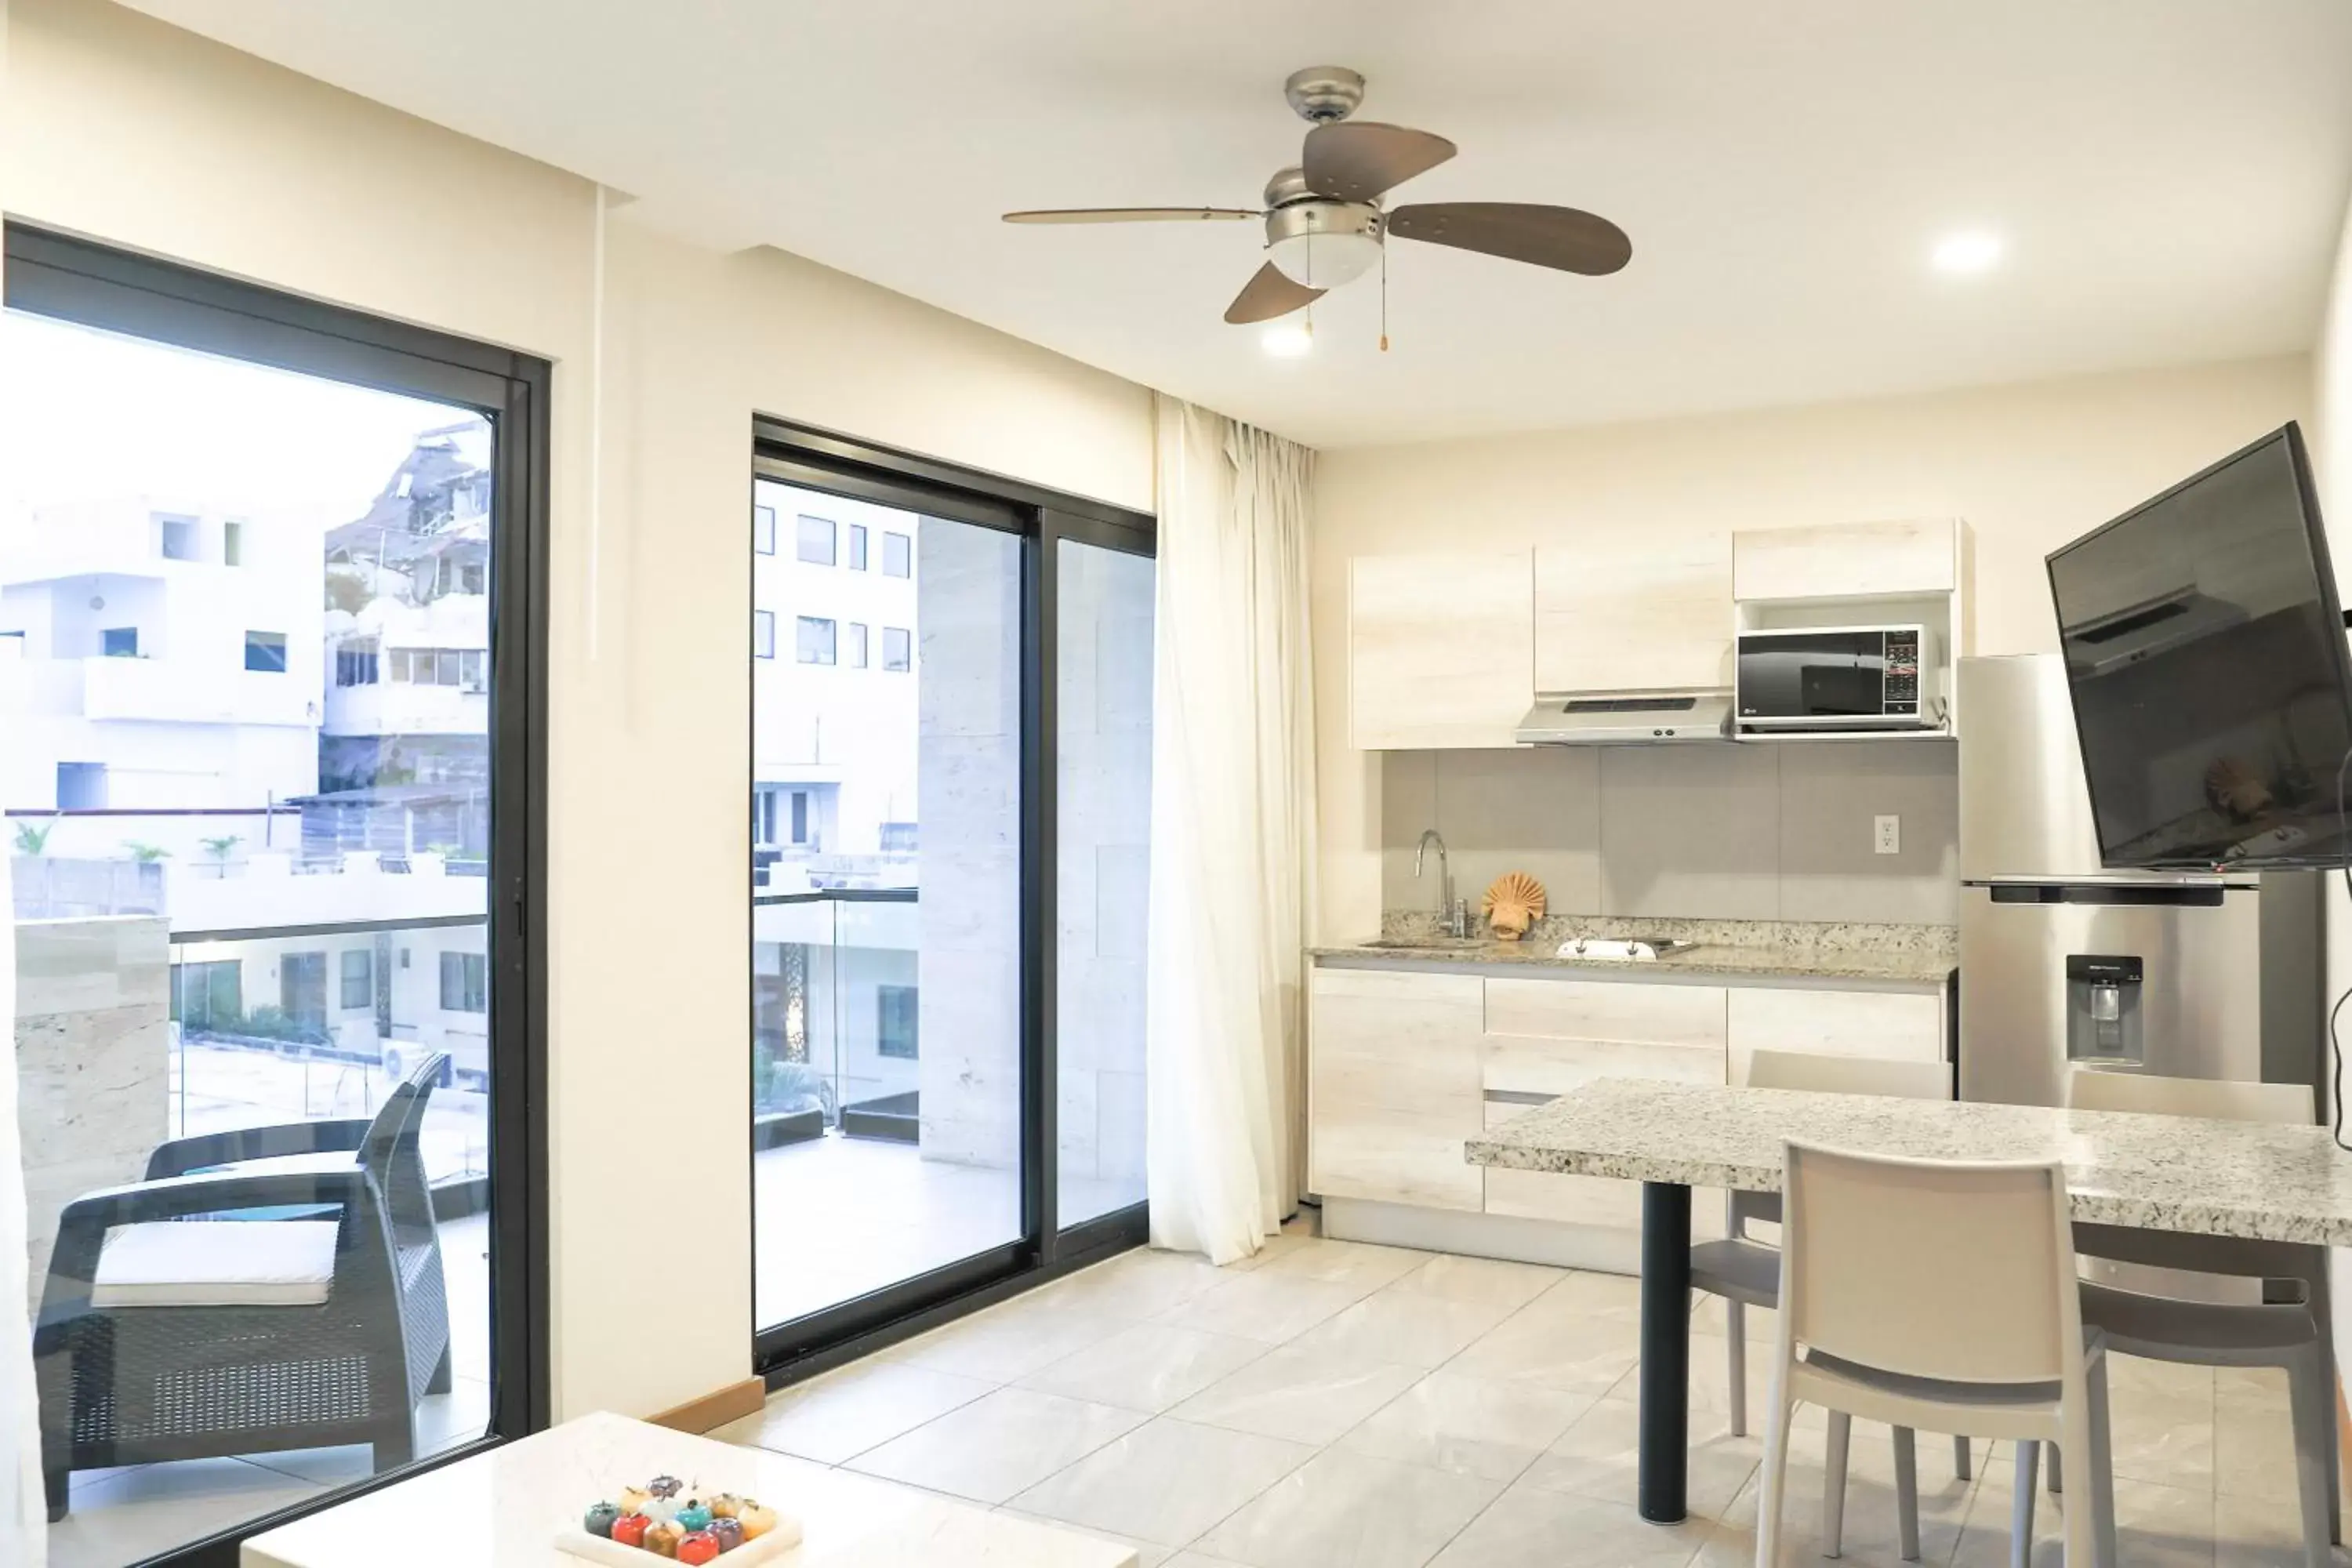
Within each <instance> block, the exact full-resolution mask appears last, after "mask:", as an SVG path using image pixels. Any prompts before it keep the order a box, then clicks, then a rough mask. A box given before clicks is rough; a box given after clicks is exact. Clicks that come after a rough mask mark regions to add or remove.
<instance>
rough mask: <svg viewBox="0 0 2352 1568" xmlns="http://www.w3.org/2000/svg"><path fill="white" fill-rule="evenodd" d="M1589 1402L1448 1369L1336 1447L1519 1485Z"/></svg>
mask: <svg viewBox="0 0 2352 1568" xmlns="http://www.w3.org/2000/svg"><path fill="white" fill-rule="evenodd" d="M1592 1402H1593V1398H1592V1395H1591V1394H1567V1393H1563V1392H1561V1391H1560V1390H1559V1389H1554V1388H1546V1387H1544V1386H1542V1385H1541V1384H1532V1383H1492V1382H1488V1381H1486V1379H1483V1378H1475V1377H1464V1376H1462V1375H1460V1374H1459V1373H1451V1372H1447V1371H1444V1370H1443V1369H1441V1370H1439V1371H1437V1372H1434V1373H1431V1374H1430V1375H1429V1376H1427V1377H1424V1378H1423V1379H1422V1380H1421V1381H1420V1382H1419V1383H1416V1384H1413V1385H1412V1387H1411V1388H1408V1389H1406V1390H1405V1391H1404V1392H1403V1393H1402V1394H1399V1395H1397V1397H1396V1398H1394V1399H1392V1400H1391V1401H1390V1402H1389V1403H1388V1404H1387V1405H1382V1406H1381V1408H1380V1409H1379V1410H1376V1411H1374V1412H1373V1413H1372V1414H1371V1415H1369V1416H1366V1417H1365V1418H1364V1419H1363V1420H1362V1421H1361V1422H1360V1423H1358V1424H1357V1425H1356V1426H1354V1427H1353V1428H1352V1429H1350V1430H1349V1432H1348V1434H1347V1435H1346V1436H1343V1437H1341V1438H1340V1439H1339V1447H1342V1448H1345V1449H1348V1450H1349V1451H1350V1452H1353V1453H1359V1454H1373V1455H1377V1456H1379V1457H1380V1458H1384V1459H1399V1460H1403V1461H1405V1462H1407V1463H1410V1464H1416V1465H1428V1466H1431V1467H1433V1468H1437V1469H1441V1470H1456V1471H1460V1472H1462V1473H1463V1474H1465V1475H1473V1476H1484V1477H1486V1479H1489V1480H1496V1481H1511V1480H1516V1479H1518V1477H1519V1475H1520V1474H1521V1473H1522V1472H1523V1471H1525V1470H1526V1469H1527V1468H1528V1466H1529V1465H1531V1464H1533V1463H1535V1461H1536V1458H1537V1456H1538V1455H1539V1454H1541V1453H1542V1452H1543V1451H1544V1450H1545V1449H1547V1448H1549V1447H1551V1445H1552V1444H1553V1443H1554V1442H1555V1441H1557V1440H1558V1439H1559V1436H1560V1435H1561V1434H1563V1433H1565V1432H1566V1431H1567V1430H1568V1428H1569V1426H1570V1424H1571V1423H1573V1422H1574V1421H1575V1420H1576V1419H1577V1417H1578V1416H1580V1415H1583V1414H1584V1413H1585V1411H1586V1410H1588V1409H1590V1408H1591V1405H1592Z"/></svg>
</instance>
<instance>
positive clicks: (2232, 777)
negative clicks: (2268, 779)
mask: <svg viewBox="0 0 2352 1568" xmlns="http://www.w3.org/2000/svg"><path fill="white" fill-rule="evenodd" d="M2205 797H2206V798H2207V799H2208V800H2210V801H2211V802H2212V803H2213V804H2214V805H2215V806H2217V807H2218V808H2220V809H2221V810H2222V811H2224V812H2226V813H2228V814H2229V815H2230V816H2231V817H2232V818H2234V819H2235V820H2237V821H2239V822H2251V821H2252V820H2253V819H2254V818H2255V817H2256V816H2260V815H2262V813H2263V812H2264V811H2267V810H2268V809H2269V808H2270V805H2271V792H2270V786H2269V785H2268V784H2264V783H2263V781H2262V775H2260V774H2259V773H2255V772H2254V770H2253V769H2252V768H2250V767H2248V766H2247V765H2246V764H2245V763H2243V762H2241V761H2240V760H2239V759H2238V758H2236V757H2216V758H2214V759H2213V765H2212V766H2211V767H2210V768H2207V769H2206V770H2205Z"/></svg>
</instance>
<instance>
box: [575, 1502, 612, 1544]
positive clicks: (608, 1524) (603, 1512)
mask: <svg viewBox="0 0 2352 1568" xmlns="http://www.w3.org/2000/svg"><path fill="white" fill-rule="evenodd" d="M620 1517H621V1510H619V1509H617V1508H614V1506H613V1505H612V1504H611V1503H608V1502H600V1503H598V1504H597V1505H596V1506H595V1507H594V1508H592V1509H590V1510H588V1513H587V1517H585V1518H584V1519H583V1520H582V1521H580V1528H581V1529H583V1530H584V1531H587V1532H588V1533H589V1534H591V1535H601V1536H603V1537H604V1539H605V1540H607V1541H610V1540H611V1539H612V1538H613V1521H614V1520H617V1519H619V1518H620Z"/></svg>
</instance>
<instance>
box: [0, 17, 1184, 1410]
mask: <svg viewBox="0 0 2352 1568" xmlns="http://www.w3.org/2000/svg"><path fill="white" fill-rule="evenodd" d="M9 22H10V24H11V37H10V48H9V51H8V56H7V65H6V68H7V72H8V75H7V79H6V83H5V92H0V160H5V167H6V168H7V170H8V182H9V183H8V187H7V199H8V210H9V212H10V213H11V215H12V216H18V217H22V218H26V219H29V220H31V221H35V222H38V223H44V224H48V225H51V226H57V227H59V228H64V229H68V230H72V231H75V232H78V233H81V234H86V235H89V236H92V237H97V238H100V239H104V240H108V241H110V242H112V243H116V244H120V245H124V246H128V247H133V248H136V249H141V250H145V251H150V252H152V253H155V254H157V255H161V256H166V257H171V258H176V259H181V260H184V261H188V262H192V263H194V264H195V265H198V266H202V267H207V268H217V269H219V270H222V271H226V272H230V273H235V274H236V275H238V276H241V277H245V278H249V279H256V280H258V281H261V282H264V283H268V284H270V285H273V286H275V287H278V288H283V289H292V290H294V291H297V292H300V293H304V294H309V295H312V296H315V297H318V298H320V299H325V300H334V301H337V302H339V303H344V304H349V305H352V306H356V307H358V308H360V309H363V310H373V311H377V312H380V313H383V314H386V315H391V316H396V317H399V318H402V319H404V320H408V321H417V322H420V323H423V324H425V325H429V326H433V327H436V328H440V329H443V330H445V331H453V332H459V333H464V334H466V335H468V336H472V337H476V338H481V339H486V340H488V341H491V342H499V343H503V344H507V345H509V346H512V347H516V348H520V349H523V350H527V351H529V352H530V353H538V354H541V355H545V356H547V357H548V358H550V359H551V360H553V361H554V362H555V364H556V372H555V406H554V411H553V417H554V426H555V454H554V462H555V472H554V487H553V498H552V499H553V506H552V535H553V543H552V549H551V566H552V589H551V596H552V600H553V614H552V617H551V621H552V624H551V643H552V646H551V731H552V732H551V752H552V755H551V759H550V763H551V765H550V773H549V776H550V786H549V814H550V819H549V830H550V837H551V873H550V884H551V885H550V889H549V893H550V899H549V906H550V907H549V916H550V926H549V947H550V953H549V966H550V974H549V981H550V985H549V991H550V999H549V1052H550V1074H549V1077H550V1106H549V1122H550V1130H551V1145H552V1150H551V1158H552V1171H551V1185H552V1189H553V1190H552V1206H553V1230H554V1234H553V1237H552V1288H553V1304H552V1305H553V1328H554V1336H555V1337H554V1345H553V1353H554V1360H555V1384H556V1386H555V1402H556V1413H557V1415H559V1416H563V1415H576V1414H579V1413H581V1412H583V1411H586V1410H590V1409H596V1408H612V1409H618V1410H622V1411H626V1412H630V1413H634V1414H647V1413H650V1412H653V1411H656V1410H658V1409H661V1408H664V1407H667V1406H668V1405H673V1404H677V1403H679V1402H681V1401H684V1400H687V1399H689V1398H693V1397H695V1396H697V1395H699V1394H705V1393H707V1392H709V1391H710V1390H711V1389H713V1388H715V1387H718V1386H719V1385H721V1384H727V1383H730V1382H732V1381H734V1380H736V1379H738V1378H740V1377H742V1376H744V1375H746V1374H747V1373H748V1372H749V1370H750V1364H751V1329H752V1324H751V1316H750V1310H751V1309H750V1304H751V1276H750V1264H749V1259H748V1258H746V1257H743V1256H741V1255H740V1253H739V1251H738V1248H739V1247H740V1245H741V1244H742V1242H743V1239H744V1238H745V1237H748V1236H749V1234H750V1229H751V1215H750V1199H751V1173H750V1164H749V1159H750V1156H749V1152H748V1140H747V1139H746V1138H745V1137H744V1136H742V1135H741V1129H742V1128H743V1127H744V1126H745V1125H746V1121H747V1119H748V1116H749V1114H750V1108H749V1100H748V1093H749V1087H748V1079H749V1074H748V1072H747V1070H746V1066H747V1063H748V1059H749V1048H750V1047H749V1006H748V1002H747V996H748V989H747V988H748V985H749V984H750V978H749V944H750V931H749V911H748V910H747V908H746V906H745V888H746V879H745V874H744V867H745V866H746V865H747V864H748V861H749V855H750V844H749V840H748V834H749V822H748V815H747V813H746V811H745V809H744V792H745V789H746V779H747V777H748V772H747V770H748V766H749V757H748V747H747V735H746V728H747V726H746V721H745V715H746V711H747V705H748V702H749V700H750V683H749V669H750V658H751V647H750V618H749V616H748V614H747V609H748V605H749V603H750V595H751V579H750V574H751V552H750V550H749V548H748V543H749V523H748V518H747V510H746V509H747V508H748V505H749V494H750V474H749V471H748V460H749V454H750V436H751V417H752V415H753V414H754V412H761V413H768V414H773V415H777V416H784V417H788V418H794V419H799V420H803V421H805V422H808V423H811V424H815V425H821V426H826V427H829V428H833V429H837V430H842V431H845V432H849V433H852V434H856V435H858V436H861V437H866V438H868V439H872V440H877V441H881V442H885V443H888V444H891V445H895V446H900V447H910V448H913V449H915V450H919V451H922V452H926V453H929V454H931V455H934V456H937V457H941V458H951V459H954V460H956V461H959V462H963V463H968V464H971V465H973V466H975V467H979V468H987V469H991V470H993V471H997V472H1001V473H1005V474H1010V475H1013V476H1017V477H1019V478H1022V479H1029V480H1032V481H1034V482H1037V483H1041V484H1045V485H1051V486H1054V487H1056V488H1059V489H1066V490H1072V491H1076V492H1078V493H1081V494H1085V495H1090V496H1095V497H1098V498H1100V499H1103V500H1111V501H1116V502H1118V503H1121V504H1124V505H1129V506H1134V507H1138V508H1141V509H1144V510H1149V509H1150V506H1151V504H1152V498H1151V480H1152V438H1151V424H1150V394H1149V393H1148V392H1146V391H1145V390H1144V389H1143V388H1141V387H1139V386H1136V385H1134V384H1130V383H1127V382H1123V381H1120V380H1118V379H1117V378H1115V377H1112V376H1109V375H1106V374H1102V373H1100V372H1097V371H1093V370H1090V369H1087V368H1086V367H1084V366H1081V365H1078V364H1076V363H1074V362H1072V361H1068V360H1065V359H1062V358H1059V357H1058V356H1056V355H1054V354H1051V353H1046V352H1045V351H1044V350H1042V349H1038V348H1036V347H1034V346H1033V345H1030V344H1027V343H1024V342H1019V341H1017V340H1014V339H1011V338H1008V337H1005V336H1003V335H1002V334H999V333H996V332H993V331H988V330H986V329H984V328H982V327H979V326H977V325H974V324H973V323H971V322H969V321H963V320H961V319H960V318H956V317H953V316H950V315H947V314H945V313H943V312H940V311H938V310H932V309H930V308H929V307H926V306H922V305H919V304H917V303H915V302H914V301H912V300H907V299H905V298H904V297H902V296H898V295H895V294H891V293H889V292H887V291H886V290H883V289H877V288H874V287H872V286H870V285H867V284H865V283H861V282H859V281H857V280H856V279H850V278H847V277H845V276H843V275H841V274H839V273H835V272H830V271H827V270H826V269H824V268H819V267H816V266H814V265H813V264H810V263H807V262H804V261H801V260H798V259H796V258H791V257H787V256H784V255H782V254H779V253H775V252H772V251H752V252H744V253H740V254H737V255H732V256H720V255H716V254H713V253H711V252H709V251H704V250H699V249H697V248H695V247H692V246H689V245H686V244H683V243H680V242H678V241H677V240H675V239H671V238H667V237H662V236H660V235H656V234H653V233H649V232H646V231H644V230H642V229H641V228H638V227H636V226H632V225H630V224H629V223H628V222H627V221H626V209H625V207H624V208H621V209H619V210H618V211H616V212H615V213H614V214H613V215H612V216H611V217H610V219H609V221H608V223H607V226H606V251H605V289H604V301H603V306H602V325H603V344H602V356H603V358H602V374H601V378H600V377H597V376H595V375H594V374H592V372H593V366H594V364H595V356H594V353H593V350H594V345H595V342H596V337H597V333H596V327H597V324H598V320H599V310H598V305H597V301H596V300H595V297H594V281H595V279H594V273H595V268H594V259H593V258H594V235H595V226H596V195H595V188H594V186H593V185H592V184H588V183H587V182H585V181H583V180H580V179H578V178H575V177H573V176H572V175H570V174H564V173H562V171H559V170H556V169H552V168H550V167H548V166H546V165H544V164H540V163H533V162H531V161H530V160H528V159H524V158H521V157H519V156H517V155H514V154H512V153H506V152H503V151H500V150H499V149H497V148H493V147H490V146H488V145H486V144H483V143H481V142H474V141H470V140H468V139H467V138H464V137H461V136H458V135H456V134H454V133H452V132H446V131H444V130H441V129H439V128H437V127H435V126H432V125H429V124H426V123H425V122H424V121H417V120H414V119H410V118H408V117H406V116H404V115H401V114H398V113H395V112H394V111H392V110H386V109H384V108H383V107H381V106H379V105H376V104H373V103H370V102H368V101H366V100H362V99H359V98H356V97H353V96H351V95H348V94H345V93H342V92H341V91H338V90H336V89H331V88H329V87H326V86H323V85H321V84H319V83H317V82H314V81H310V80H309V79H305V78H302V77H299V76H297V75H295V74H292V73H290V72H288V71H285V70H282V69H280V68H277V67H274V66H270V65H268V64H265V63H263V62H260V61H258V60H256V59H253V58H249V57H247V56H244V55H240V54H236V53H235V52H233V51H230V50H227V49H224V48H222V47H218V46H216V45H214V44H211V43H208V42H205V41H204V40H202V39H199V38H196V37H193V36H192V35H188V34H184V33H181V32H178V31H176V30H174V29H172V28H169V27H165V26H161V25H160V24H157V23H154V22H152V21H151V20H149V19H147V18H145V17H142V16H136V15H134V14H132V13H130V12H126V11H123V10H121V9H119V8H118V7H115V6H113V5H107V4H103V3H102V0H12V5H11V10H10V14H9ZM599 381H600V382H601V386H602V396H601V427H602V428H601V436H602V439H601V443H600V444H598V447H597V450H596V454H595V456H596V461H595V463H593V465H592V463H591V461H590V457H591V446H592V444H591V440H590V436H591V430H590V421H591V412H590V411H591V408H592V405H593V404H594V403H595V401H596V400H593V399H592V398H591V396H590V388H591V384H592V382H599ZM592 476H593V479H594V487H593V494H592V482H591V481H592ZM592 520H593V528H592ZM592 558H593V560H594V561H595V563H596V570H595V572H594V574H593V581H594V585H595V593H594V596H593V609H592V605H591V602H590V586H591V573H590V571H589V563H590V562H591V560H592ZM592 631H593V636H592ZM681 824H686V825H697V826H689V827H681V826H677V825H681ZM688 1234H691V1235H692V1236H694V1237H697V1238H698V1239H701V1240H703V1241H706V1242H707V1243H709V1252H708V1254H707V1267H706V1268H704V1269H703V1270H702V1272H701V1277H700V1279H698V1282H697V1284H696V1286H695V1288H693V1289H684V1290H681V1289H678V1288H677V1286H675V1285H674V1284H672V1283H671V1282H670V1281H669V1280H668V1279H667V1278H666V1275H667V1270H666V1269H665V1268H663V1267H662V1263H661V1260H660V1258H659V1244H660V1242H661V1241H662V1239H663V1238H670V1237H681V1236H685V1235H688Z"/></svg>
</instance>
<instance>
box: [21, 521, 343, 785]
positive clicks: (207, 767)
mask: <svg viewBox="0 0 2352 1568" xmlns="http://www.w3.org/2000/svg"><path fill="white" fill-rule="evenodd" d="M319 538H320V530H319V528H318V525H317V524H315V523H312V524H310V525H309V526H307V527H306V526H304V525H303V524H302V523H301V522H300V521H298V520H287V519H268V518H261V517H252V516H244V515H236V514H223V513H220V512H217V511H210V510H204V509H201V508H193V507H182V506H175V505H166V504H163V503H162V502H159V501H157V500H153V499H152V498H147V497H127V498H123V499H121V500H107V501H97V502H86V503H79V504H75V505H68V506H58V507H49V508H44V509H41V510H36V511H34V512H32V513H31V514H30V515H29V516H26V517H21V518H17V519H14V520H11V521H9V522H8V523H7V524H6V526H5V533H0V711H5V712H7V713H9V714H10V715H11V718H12V735H11V742H10V744H9V745H8V747H7V748H6V750H5V754H0V802H5V805H6V806H7V807H8V808H9V809H11V810H16V811H26V810H32V811H60V810H63V811H88V810H111V811H125V810H142V809H148V810H187V809H191V808H198V809H215V810H217V809H230V808H236V809H251V808H256V807H265V806H267V805H268V804H270V802H272V801H273V800H278V801H282V800H284V799H285V798H286V797H288V796H289V795H304V794H308V793H310V791H312V790H314V789H316V788H317V787H318V762H319V755H318V750H319V749H318V741H317V736H318V730H319V724H320V710H321V706H322V690H323V684H324V683H323V679H322V677H321V658H322V647H321V639H320V629H321V624H322V620H323V616H324V611H323V609H322V607H321V604H320V595H319V590H318V585H317V584H318V582H319V574H320V546H319Z"/></svg>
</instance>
